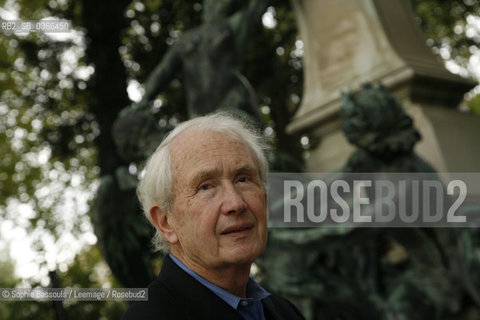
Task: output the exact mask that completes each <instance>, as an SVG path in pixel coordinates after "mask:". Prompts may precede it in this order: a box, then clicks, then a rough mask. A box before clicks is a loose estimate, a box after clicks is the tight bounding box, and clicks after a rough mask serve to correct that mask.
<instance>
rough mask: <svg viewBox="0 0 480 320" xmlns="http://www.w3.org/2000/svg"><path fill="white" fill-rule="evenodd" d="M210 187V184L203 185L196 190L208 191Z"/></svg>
mask: <svg viewBox="0 0 480 320" xmlns="http://www.w3.org/2000/svg"><path fill="white" fill-rule="evenodd" d="M211 187H212V185H211V184H207V183H205V184H202V185H200V187H199V188H198V189H199V190H208V189H210V188H211Z"/></svg>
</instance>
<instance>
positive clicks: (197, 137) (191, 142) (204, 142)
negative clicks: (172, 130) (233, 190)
mask: <svg viewBox="0 0 480 320" xmlns="http://www.w3.org/2000/svg"><path fill="white" fill-rule="evenodd" d="M170 154H171V156H172V166H173V167H174V168H178V167H181V166H182V165H183V164H186V162H187V161H202V160H204V159H215V157H217V158H221V157H222V156H227V155H233V154H234V155H235V156H236V157H237V158H238V161H247V160H248V161H253V162H254V165H255V167H257V163H256V161H255V156H254V154H253V152H252V150H251V149H250V148H249V146H248V144H247V143H246V142H245V141H244V140H243V139H242V138H240V137H237V136H236V135H234V134H233V133H226V132H216V131H215V130H200V129H189V130H186V131H185V132H182V133H181V134H180V135H179V136H178V137H176V138H175V140H174V141H172V144H171V145H170Z"/></svg>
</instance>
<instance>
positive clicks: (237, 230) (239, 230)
mask: <svg viewBox="0 0 480 320" xmlns="http://www.w3.org/2000/svg"><path fill="white" fill-rule="evenodd" d="M252 228H253V224H251V223H243V224H236V225H233V226H230V227H228V228H227V229H225V230H224V231H222V235H241V234H243V233H245V232H247V231H248V230H250V229H252Z"/></svg>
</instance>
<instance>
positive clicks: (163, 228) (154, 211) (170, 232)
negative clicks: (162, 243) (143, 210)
mask: <svg viewBox="0 0 480 320" xmlns="http://www.w3.org/2000/svg"><path fill="white" fill-rule="evenodd" d="M171 217H172V216H171V215H170V214H168V212H167V211H166V210H162V209H160V207H158V206H153V207H151V208H150V218H152V222H153V224H154V225H155V228H157V230H158V231H159V232H160V233H161V234H162V236H163V237H164V238H165V239H166V240H167V241H168V242H169V243H170V244H175V243H177V242H178V236H177V234H176V232H175V229H174V228H173V227H172V225H171Z"/></svg>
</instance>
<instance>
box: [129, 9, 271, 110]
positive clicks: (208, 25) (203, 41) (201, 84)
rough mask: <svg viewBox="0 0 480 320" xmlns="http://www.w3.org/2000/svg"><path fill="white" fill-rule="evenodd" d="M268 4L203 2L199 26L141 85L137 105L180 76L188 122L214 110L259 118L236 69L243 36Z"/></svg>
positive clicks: (250, 93)
mask: <svg viewBox="0 0 480 320" xmlns="http://www.w3.org/2000/svg"><path fill="white" fill-rule="evenodd" d="M267 6H268V1H249V2H248V3H247V4H246V5H244V1H239V0H230V1H225V0H223V1H218V0H204V1H203V14H202V19H203V24H201V25H200V26H198V27H197V28H195V29H193V30H189V31H187V32H185V34H183V35H182V36H181V37H180V38H179V39H178V40H177V41H176V42H175V43H174V44H173V45H172V46H171V48H170V49H169V50H168V51H167V53H166V54H165V55H164V56H163V57H162V60H161V61H160V63H159V64H158V66H157V67H156V68H155V70H153V72H152V73H151V74H150V76H149V77H148V79H147V81H146V82H145V94H144V96H143V98H142V100H141V101H140V102H139V104H138V107H140V108H141V107H142V106H145V105H147V104H148V103H149V102H150V101H152V100H153V99H154V98H155V96H156V95H157V94H158V93H159V92H161V91H162V90H163V89H164V88H165V87H166V86H167V84H168V83H169V82H170V81H171V80H173V79H174V77H175V76H176V74H177V73H179V72H181V73H182V75H183V85H184V88H185V94H186V100H187V111H188V116H189V118H193V117H195V116H199V115H205V114H208V113H211V112H213V111H215V110H218V109H228V110H233V111H236V110H239V111H241V112H243V113H246V114H248V115H250V116H251V117H253V118H254V119H259V114H258V110H257V101H256V98H255V93H254V91H253V89H252V87H251V86H250V84H249V82H248V80H247V79H246V78H245V77H244V76H243V75H242V74H240V73H239V72H238V71H237V69H236V61H237V57H238V55H239V54H240V53H241V51H242V49H243V47H244V46H245V43H246V40H247V38H248V35H249V34H250V33H251V32H253V31H254V30H256V29H257V28H258V27H259V25H260V22H261V17H262V15H263V13H264V12H265V10H266V8H267Z"/></svg>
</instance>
